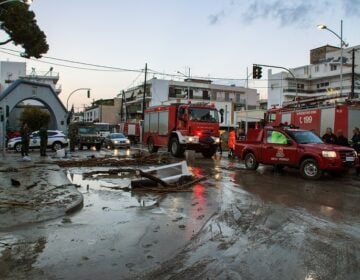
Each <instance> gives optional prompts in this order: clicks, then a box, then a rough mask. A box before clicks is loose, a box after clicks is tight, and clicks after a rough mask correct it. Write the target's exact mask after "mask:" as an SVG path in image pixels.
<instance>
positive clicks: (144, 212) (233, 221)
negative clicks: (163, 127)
mask: <svg viewBox="0 0 360 280" xmlns="http://www.w3.org/2000/svg"><path fill="white" fill-rule="evenodd" d="M187 160H188V163H189V170H190V171H191V172H192V173H194V174H195V175H203V176H206V177H207V180H206V181H204V182H202V183H201V184H197V185H196V186H194V187H193V188H192V190H191V192H187V193H174V194H166V195H163V196H160V195H157V194H142V195H138V194H134V193H131V192H127V191H121V190H112V189H110V188H109V187H114V186H115V187H118V186H128V185H129V183H130V180H131V178H128V177H126V176H122V177H121V178H106V177H103V176H98V178H96V179H83V178H82V173H83V172H88V171H91V170H93V169H91V170H90V169H69V170H68V171H67V172H68V173H67V174H68V176H69V178H70V179H71V180H72V181H73V182H74V183H75V184H79V185H80V188H79V190H80V191H81V192H82V193H83V194H84V199H85V203H84V208H83V209H82V210H81V211H79V212H77V213H75V214H73V215H70V216H67V217H65V218H62V219H58V220H54V221H51V222H48V223H43V224H37V225H33V226H31V227H26V228H18V229H16V230H15V231H12V232H6V233H2V235H1V239H0V241H2V242H5V241H6V242H7V243H10V244H13V246H12V247H11V249H9V248H8V247H4V246H3V247H1V246H0V251H1V254H2V256H1V257H0V267H1V268H2V270H1V271H0V276H2V277H0V278H1V279H2V278H4V279H134V278H135V279H359V275H360V268H359V265H358V264H359V260H360V245H359V244H360V219H359V216H360V205H359V201H360V184H359V182H358V181H357V180H356V179H354V178H352V177H349V178H342V179H339V178H332V177H325V178H323V179H322V180H321V181H318V182H311V181H306V180H303V179H301V178H300V177H299V174H298V173H297V171H294V170H286V172H284V173H280V174H279V173H274V172H273V170H272V169H271V168H263V167H261V168H259V170H258V171H256V172H250V171H246V170H244V169H243V165H242V164H240V163H238V162H237V161H229V160H227V159H226V158H222V159H221V160H220V158H219V157H216V158H215V159H212V160H204V159H202V158H201V157H197V156H194V155H191V154H190V155H188V158H187ZM96 170H99V169H96ZM4 240H5V241H4Z"/></svg>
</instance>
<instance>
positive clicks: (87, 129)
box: [79, 127, 96, 134]
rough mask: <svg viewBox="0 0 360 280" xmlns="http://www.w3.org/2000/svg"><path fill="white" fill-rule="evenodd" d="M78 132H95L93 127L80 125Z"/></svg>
mask: <svg viewBox="0 0 360 280" xmlns="http://www.w3.org/2000/svg"><path fill="white" fill-rule="evenodd" d="M79 134H96V130H95V127H80V128H79Z"/></svg>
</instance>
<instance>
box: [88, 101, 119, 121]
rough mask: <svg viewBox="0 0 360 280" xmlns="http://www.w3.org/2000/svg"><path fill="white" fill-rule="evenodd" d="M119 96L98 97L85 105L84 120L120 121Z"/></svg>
mask: <svg viewBox="0 0 360 280" xmlns="http://www.w3.org/2000/svg"><path fill="white" fill-rule="evenodd" d="M120 108H121V98H113V99H99V100H96V101H94V102H93V104H92V105H91V106H90V107H87V108H86V109H85V112H84V121H86V122H101V123H110V124H118V123H119V122H120Z"/></svg>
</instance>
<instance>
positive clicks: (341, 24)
mask: <svg viewBox="0 0 360 280" xmlns="http://www.w3.org/2000/svg"><path fill="white" fill-rule="evenodd" d="M318 28H319V29H321V30H323V29H326V30H327V31H330V32H331V33H332V34H334V35H335V36H336V37H337V38H338V39H340V49H341V50H340V96H342V88H343V77H342V76H343V52H344V46H345V47H347V46H348V44H346V43H345V42H344V40H343V21H342V20H341V21H340V36H339V35H338V34H337V33H335V32H334V31H333V30H331V29H330V28H328V27H327V26H326V25H324V24H319V25H318Z"/></svg>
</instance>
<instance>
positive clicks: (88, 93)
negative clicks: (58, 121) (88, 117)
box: [66, 88, 90, 111]
mask: <svg viewBox="0 0 360 280" xmlns="http://www.w3.org/2000/svg"><path fill="white" fill-rule="evenodd" d="M79 90H87V97H88V98H90V89H89V88H78V89H75V90H74V91H73V92H71V93H70V94H69V96H68V98H67V100H66V111H68V105H69V98H70V96H71V95H73V94H74V93H75V92H77V91H79Z"/></svg>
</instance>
